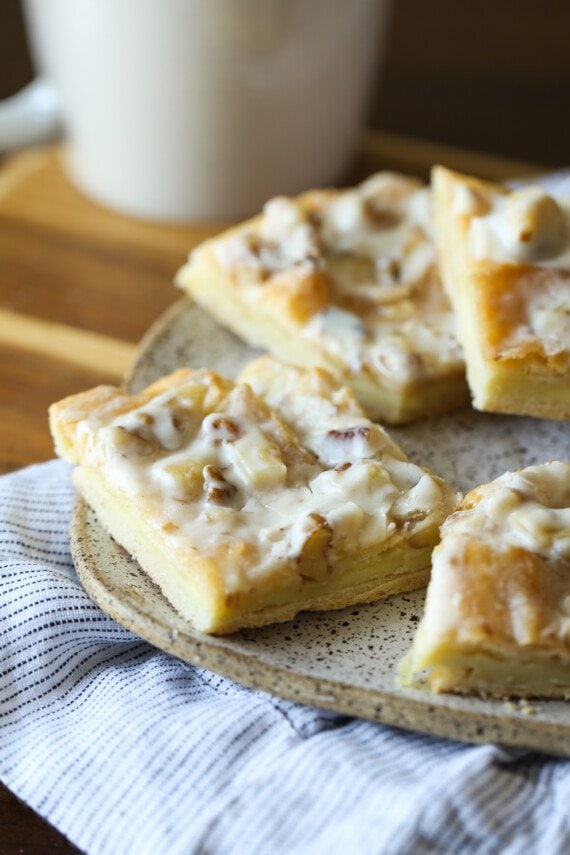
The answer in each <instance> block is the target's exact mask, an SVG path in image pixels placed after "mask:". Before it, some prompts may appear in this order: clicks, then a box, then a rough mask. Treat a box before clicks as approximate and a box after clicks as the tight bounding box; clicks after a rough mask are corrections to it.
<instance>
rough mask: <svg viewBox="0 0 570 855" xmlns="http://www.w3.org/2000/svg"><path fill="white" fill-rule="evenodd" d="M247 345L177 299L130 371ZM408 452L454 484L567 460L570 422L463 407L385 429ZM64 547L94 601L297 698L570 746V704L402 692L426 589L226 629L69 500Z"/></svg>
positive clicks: (438, 726) (565, 750)
mask: <svg viewBox="0 0 570 855" xmlns="http://www.w3.org/2000/svg"><path fill="white" fill-rule="evenodd" d="M254 355H255V352H254V351H253V350H251V349H250V348H248V347H246V346H245V345H244V344H243V343H242V342H241V341H239V340H238V339H237V338H235V337H234V336H233V335H231V334H230V333H228V332H226V331H225V330H223V329H222V328H221V327H219V326H218V325H217V324H216V323H215V322H214V321H213V320H211V319H210V318H209V317H208V316H207V315H205V314H204V313H203V312H201V311H200V310H199V309H197V308H196V307H194V306H192V305H191V304H190V303H189V302H187V301H186V300H182V301H180V302H179V303H177V304H176V305H175V306H174V307H172V308H171V309H170V310H169V311H168V312H167V313H166V314H165V315H164V316H163V317H162V318H161V319H160V320H159V321H158V323H157V324H156V325H155V326H154V327H153V329H152V330H151V331H150V333H149V334H148V335H147V336H146V337H145V339H144V340H143V342H142V344H141V348H140V352H139V356H138V359H137V361H136V364H135V366H134V369H133V371H132V373H131V376H130V377H129V386H130V388H131V390H133V391H134V390H138V389H140V388H142V387H144V386H146V385H147V384H149V383H151V382H152V381H154V380H155V379H156V378H157V377H159V376H161V375H162V374H166V373H168V372H170V371H172V370H174V369H175V368H177V367H179V366H181V365H190V366H196V367H197V366H207V367H209V368H213V369H216V370H218V371H220V373H222V374H226V375H229V376H231V375H234V374H236V373H237V372H238V371H239V369H240V367H241V366H242V365H243V364H244V363H245V362H246V361H247V360H248V359H250V358H251V357H252V356H254ZM392 434H393V435H394V437H395V438H396V439H397V441H398V442H399V443H400V444H401V445H402V447H403V448H404V449H405V451H406V452H407V453H408V454H409V455H410V457H411V458H412V459H414V460H416V461H417V462H419V463H423V464H426V465H428V466H430V467H431V468H432V469H434V470H435V471H436V472H438V473H439V474H440V475H442V476H443V477H444V478H446V479H448V481H449V482H450V483H451V484H453V485H454V486H455V487H456V488H457V489H458V490H463V491H465V490H468V489H470V488H471V487H473V486H475V485H476V484H480V483H482V482H484V481H488V480H490V479H492V478H495V477H497V476H498V475H500V474H502V473H503V472H504V471H505V470H506V469H516V468H519V467H521V466H526V465H529V464H531V463H538V462H542V461H545V460H549V459H552V458H558V459H566V460H568V459H570V429H569V426H568V424H564V423H560V422H547V421H539V420H535V419H523V418H510V417H509V418H507V417H499V416H487V415H483V414H480V413H475V412H473V411H471V410H463V411H461V412H458V413H454V414H452V415H449V416H444V417H440V418H437V419H432V420H429V421H425V422H422V423H420V424H417V425H412V426H409V427H406V428H399V429H397V430H395V429H394V430H392ZM72 549H73V554H74V559H75V563H76V566H77V570H78V572H79V575H80V577H81V580H82V582H83V584H84V586H85V588H86V589H87V591H88V592H89V593H90V595H91V596H92V597H93V599H94V600H95V601H96V602H97V603H98V604H99V605H100V606H101V608H103V609H104V610H105V611H106V612H107V613H108V614H110V615H111V616H112V617H113V618H115V619H116V620H117V621H119V623H121V624H123V625H124V626H126V627H128V628H129V629H131V630H132V631H133V632H135V633H137V635H140V636H142V637H143V638H145V639H147V640H148V641H150V642H151V643H152V644H154V645H156V646H157V647H160V648H163V649H164V650H167V651H169V652H170V653H173V654H174V655H175V656H178V657H180V658H181V659H184V660H185V661H187V662H193V663H196V664H199V665H202V666H204V667H207V668H211V669H212V670H214V671H218V672H219V673H220V674H224V675H226V676H228V677H231V678H233V679H235V680H238V681H239V682H241V683H244V684H246V685H248V686H254V687H256V688H259V689H263V690H265V691H267V692H272V693H273V694H276V695H280V696H282V697H284V698H289V699H292V700H295V701H301V702H303V703H308V704H313V705H315V706H319V707H324V708H327V709H332V710H337V711H339V712H342V713H348V714H350V715H358V716H363V717H365V718H370V719H373V720H375V721H382V722H385V723H388V724H393V725H398V726H400V727H404V728H409V729H414V730H421V731H425V732H428V733H433V734H437V735H439V736H447V737H451V738H454V739H462V740H465V741H470V742H487V741H492V742H502V743H504V744H507V745H518V746H525V747H528V748H537V749H542V750H544V751H549V752H553V753H560V754H566V755H569V756H570V703H565V702H563V701H540V702H533V703H531V704H528V703H505V702H502V701H490V700H479V699H475V698H461V697H453V696H442V695H431V694H429V693H428V692H424V691H419V690H402V689H398V688H397V687H396V686H395V684H394V676H395V669H396V665H397V662H398V661H399V660H400V658H401V657H402V655H403V654H404V653H405V651H406V650H407V649H408V647H409V645H410V642H411V638H412V635H413V632H414V630H415V627H416V625H417V622H418V619H419V617H420V615H421V613H422V609H423V601H424V592H423V591H418V592H415V593H413V594H403V595H400V596H395V597H391V598H390V599H388V600H384V601H382V602H379V603H375V604H374V605H367V606H358V607H355V608H349V609H344V610H342V611H337V612H329V613H319V614H303V615H301V616H300V617H298V618H297V619H296V620H294V621H291V622H289V623H285V624H280V625H277V626H271V627H267V628H264V629H256V630H244V631H242V632H239V633H236V634H234V635H231V636H228V637H225V638H214V637H210V636H206V635H203V634H201V633H198V632H195V631H194V630H193V629H192V627H191V626H190V625H189V624H188V623H187V622H186V621H184V620H183V619H182V618H181V617H180V616H179V615H178V614H177V613H176V611H174V609H173V608H172V607H171V606H170V605H169V603H168V602H167V601H166V600H165V599H164V597H163V596H162V594H161V593H160V591H159V589H158V588H157V587H156V586H155V585H154V584H153V583H152V582H151V581H150V580H149V579H148V577H147V576H146V575H145V574H144V573H143V572H142V571H141V569H140V567H139V566H138V564H137V563H136V562H135V561H133V560H132V559H131V558H130V557H129V556H128V555H127V554H126V553H125V551H124V550H123V549H122V548H121V547H120V546H118V545H117V544H116V543H115V542H114V541H113V540H112V539H111V538H110V537H109V536H108V535H107V534H106V532H105V531H104V530H103V529H102V528H101V526H100V525H99V523H98V522H97V519H96V517H95V515H94V514H93V513H92V512H91V511H90V510H89V509H88V508H87V507H86V506H85V504H84V503H83V502H81V501H79V502H78V504H77V507H76V512H75V518H74V523H73V528H72Z"/></svg>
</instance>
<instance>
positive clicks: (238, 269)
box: [216, 173, 462, 384]
mask: <svg viewBox="0 0 570 855" xmlns="http://www.w3.org/2000/svg"><path fill="white" fill-rule="evenodd" d="M316 198H317V201H316V203H315V209H314V211H313V212H312V214H310V213H308V209H307V208H306V207H305V205H304V202H303V201H302V200H301V201H299V200H297V199H286V198H283V197H279V198H276V199H273V200H271V201H270V202H268V203H267V204H266V205H265V208H264V212H263V215H262V217H261V220H260V222H259V226H258V229H257V230H256V231H248V229H247V228H246V229H245V230H242V231H238V232H237V233H234V235H233V236H232V237H231V238H229V239H228V240H227V241H223V242H221V243H220V244H219V245H218V247H217V250H216V251H217V257H218V260H219V261H220V263H221V264H222V265H223V266H224V267H225V268H226V269H227V270H228V271H229V272H231V273H232V274H233V275H234V276H235V281H236V284H237V285H238V287H240V291H241V293H242V296H243V299H244V300H245V301H247V302H250V303H251V304H252V305H254V304H255V303H256V301H257V300H258V299H259V297H260V289H262V288H263V287H264V283H265V282H266V281H267V279H268V278H269V277H271V276H272V275H274V274H279V273H280V272H282V271H285V270H286V271H287V272H288V273H290V275H292V276H293V275H299V274H301V273H302V272H303V271H307V272H310V271H312V270H315V269H320V270H324V271H325V272H326V273H327V275H328V282H329V288H330V292H329V293H330V301H331V305H330V306H329V307H328V308H327V309H325V310H323V311H321V312H318V313H317V314H315V315H313V316H312V317H311V318H310V319H309V320H308V321H307V322H306V323H305V324H304V326H303V327H302V329H301V330H300V332H301V335H303V336H304V337H306V338H307V339H310V340H313V341H316V342H318V343H319V344H320V345H321V346H322V347H323V348H324V350H326V351H328V353H330V354H331V355H332V356H334V357H335V358H337V359H339V360H340V361H341V363H344V364H346V365H347V369H348V370H347V374H348V375H350V374H351V373H352V374H358V373H360V372H361V371H362V370H363V368H366V370H368V371H370V372H371V373H372V374H374V373H378V374H380V375H381V376H382V377H383V378H384V379H385V380H388V381H389V382H390V381H392V382H394V383H395V384H406V383H411V382H414V381H417V380H419V379H421V378H422V377H424V376H429V375H432V374H437V373H438V372H439V371H441V370H442V368H443V369H447V368H449V367H450V366H459V365H460V364H461V363H462V355H461V350H460V347H459V345H458V343H457V340H456V338H455V322H454V318H453V315H452V313H451V311H450V309H449V307H448V304H447V302H446V300H445V298H444V297H443V294H442V292H441V289H440V285H439V279H438V274H437V268H436V256H435V249H434V244H433V228H432V220H431V196H430V191H429V189H428V188H426V187H424V186H422V185H421V184H420V182H417V181H415V180H414V179H408V178H405V177H403V176H399V175H395V174H392V173H379V174H378V175H374V176H372V177H371V178H369V179H368V180H367V181H365V182H363V183H362V184H361V185H360V186H358V187H356V188H353V189H350V190H345V191H342V192H339V193H335V194H333V195H327V194H322V195H321V196H319V197H316ZM396 329H397V335H396ZM385 339H388V340H387V341H385ZM396 339H397V343H396ZM410 357H411V358H410Z"/></svg>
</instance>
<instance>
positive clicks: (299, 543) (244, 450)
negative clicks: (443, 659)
mask: <svg viewBox="0 0 570 855" xmlns="http://www.w3.org/2000/svg"><path fill="white" fill-rule="evenodd" d="M244 390H245V391H244ZM338 394H341V395H342V393H338ZM248 396H249V397H248ZM302 397H303V396H302V395H297V396H296V398H295V400H296V407H292V408H291V407H290V408H289V410H288V411H287V416H288V420H289V423H290V424H291V423H293V422H294V421H295V412H296V411H297V410H299V411H301V410H303V411H304V412H305V413H310V412H311V410H310V408H309V407H308V406H307V403H310V400H311V398H310V396H308V397H307V398H306V399H305V401H304V402H303V401H302V400H300V399H302ZM317 398H318V395H315V396H313V400H315V399H317ZM189 400H192V396H191V395H190V396H187V397H186V399H184V396H181V397H178V396H177V395H176V394H175V393H173V392H172V390H171V391H169V392H168V393H166V394H163V395H160V396H157V397H156V398H154V399H153V400H151V401H149V402H148V403H146V404H144V405H143V406H141V407H139V408H137V409H133V410H131V411H130V412H128V413H125V414H122V415H119V416H117V417H115V418H113V419H112V420H111V421H110V423H109V424H107V425H106V426H101V425H100V424H99V425H97V427H99V430H100V432H99V441H98V442H94V443H92V444H91V445H90V446H89V447H88V449H87V452H86V460H85V463H86V464H87V465H93V466H97V467H100V468H102V469H103V470H104V471H105V472H106V474H107V477H108V479H109V481H110V482H111V483H113V484H116V485H118V486H119V488H120V489H121V490H123V491H125V492H126V493H127V494H128V495H129V496H130V497H131V498H132V499H133V500H134V501H137V497H140V496H141V495H142V496H146V497H147V498H148V499H149V500H150V501H151V502H152V503H153V504H154V505H155V506H156V507H158V509H159V513H158V522H157V524H158V525H161V526H165V525H166V526H167V527H168V531H169V536H170V537H172V539H173V542H174V543H176V542H179V543H180V544H181V545H182V544H186V545H188V544H190V545H192V544H194V545H195V546H196V547H198V548H199V549H200V551H202V552H205V554H207V555H208V554H210V555H212V556H215V555H216V552H217V550H218V549H219V548H220V544H221V543H224V542H226V543H227V542H230V543H231V542H239V541H245V542H246V543H249V544H252V545H253V547H254V548H255V549H256V550H257V551H258V558H257V559H256V561H255V562H253V563H252V564H251V566H247V567H241V566H240V567H238V566H237V565H236V566H228V568H227V577H226V588H227V591H228V592H229V591H232V590H239V589H240V588H241V587H247V585H248V584H249V583H250V581H251V578H252V576H254V575H255V574H264V573H268V572H272V571H275V570H276V568H279V567H282V566H283V564H284V563H286V564H288V566H290V569H291V572H297V569H298V563H297V559H298V558H299V556H300V555H301V553H302V551H303V547H304V545H305V543H306V542H307V539H308V537H309V535H310V533H311V531H312V530H313V529H314V527H315V522H314V517H312V516H311V515H315V514H316V515H318V518H319V519H320V518H322V519H323V520H324V523H325V524H326V525H327V526H328V527H330V531H331V544H330V554H331V556H334V555H335V554H336V553H337V552H338V550H339V549H340V550H341V551H342V549H343V548H348V547H349V548H350V550H351V551H354V550H356V551H357V550H358V548H366V547H367V546H368V545H370V544H373V543H377V542H385V543H386V544H387V545H388V544H390V543H391V542H392V541H394V543H395V542H397V541H398V539H399V538H400V537H403V536H407V535H408V534H409V535H410V536H411V535H412V534H414V533H416V532H419V531H421V530H422V529H423V528H425V527H427V526H429V525H433V523H434V522H435V523H436V524H437V523H439V522H440V521H441V519H443V517H444V516H445V512H446V510H447V509H448V508H449V504H450V494H449V491H448V490H447V488H445V487H444V486H443V485H442V484H441V482H439V481H437V480H436V479H435V478H434V477H433V476H432V475H431V474H429V473H426V472H424V470H422V469H421V468H420V467H419V466H416V465H415V464H412V463H410V462H408V461H406V460H402V459H399V457H400V456H401V455H400V452H399V450H398V449H397V448H395V447H394V445H393V443H392V442H391V440H390V439H389V438H388V437H387V435H386V434H385V433H384V431H383V430H382V429H381V428H380V427H379V426H377V425H374V424H373V423H371V422H369V421H368V420H367V419H366V418H365V417H364V416H362V415H360V417H359V418H356V419H355V413H354V412H352V413H351V412H347V411H345V412H343V411H342V407H339V406H335V403H334V401H331V400H328V401H327V400H323V399H321V400H322V406H321V407H320V408H317V410H318V413H317V414H316V416H315V418H314V420H313V424H312V425H311V424H310V420H306V421H305V422H304V423H303V420H302V419H301V424H300V425H299V429H298V432H297V440H295V439H293V438H292V437H289V439H287V438H286V439H285V440H284V439H283V436H284V434H283V428H282V427H280V426H279V423H277V422H275V417H274V416H267V417H261V416H260V414H259V411H256V410H255V407H253V405H250V404H248V401H249V402H251V401H252V393H251V392H250V391H249V390H248V389H247V387H243V386H239V385H238V386H236V387H234V389H233V391H231V392H230V393H229V394H228V395H227V397H226V398H225V403H224V406H223V409H222V410H220V411H216V412H211V413H206V414H204V413H203V411H202V410H201V406H200V405H199V404H194V405H193V406H190V407H189V404H188V401H189ZM194 400H196V398H195V397H194ZM254 400H255V399H254ZM184 416H186V418H184ZM96 421H97V417H96V416H95V417H93V422H92V424H91V425H90V423H89V421H87V422H86V424H85V426H84V428H83V430H84V431H87V432H89V430H90V429H92V427H93V426H95V422H96ZM347 422H351V423H352V427H351V428H350V429H347ZM355 422H357V424H356V425H355ZM180 425H183V426H184V427H183V429H182V430H181V428H180ZM298 442H301V444H299V445H298V444H297V443H298ZM293 446H294V447H293ZM392 450H395V454H396V456H394V455H393V454H392V453H391V452H392ZM339 464H340V465H339ZM414 513H415V514H416V517H417V519H416V518H414V521H413V525H412V528H411V529H410V530H409V531H408V529H406V535H404V534H403V533H402V529H401V527H400V529H399V528H398V523H399V521H401V519H402V515H404V516H405V517H406V519H407V518H408V517H410V514H411V515H412V516H413V515H414Z"/></svg>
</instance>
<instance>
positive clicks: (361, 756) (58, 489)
mask: <svg viewBox="0 0 570 855" xmlns="http://www.w3.org/2000/svg"><path fill="white" fill-rule="evenodd" d="M71 502H72V489H71V486H70V481H69V468H68V467H67V465H66V464H64V463H60V462H52V463H48V464H43V465H41V466H36V467H31V468H30V469H27V470H24V471H21V472H17V473H15V474H13V475H9V476H5V477H4V478H2V479H0V550H1V552H0V777H1V779H2V781H3V782H4V783H5V784H6V785H7V786H8V787H10V788H11V789H12V790H13V791H14V792H15V793H16V794H17V795H18V796H19V797H20V798H22V799H23V800H24V801H26V802H27V803H28V804H30V805H31V806H32V807H33V808H34V809H35V810H36V811H38V812H39V813H41V814H42V815H43V816H45V817H47V818H48V819H49V820H50V822H52V823H53V824H54V825H56V826H57V827H58V828H59V829H60V830H61V831H62V832H63V833H64V834H66V835H67V836H68V837H69V838H70V839H71V840H72V841H73V842H74V843H75V844H76V845H77V846H79V847H80V848H81V849H83V850H84V851H86V852H88V853H93V855H99V853H106V854H107V853H108V855H116V853H117V852H120V853H121V855H130V853H133V855H135V853H136V855H145V853H149V855H150V853H153V855H155V853H158V852H168V853H169V855H177V853H185V855H186V853H194V852H195V853H209V855H210V853H224V855H233V853H235V855H248V853H256V855H258V853H271V855H275V853H299V855H301V853H311V855H315V853H316V855H319V853H327V855H330V853H346V852H351V853H367V855H368V853H390V855H391V853H410V852H413V853H414V855H424V853H426V855H427V853H439V852H462V853H469V852H477V853H489V855H490V853H497V852H501V853H507V855H515V853H517V855H518V853H523V852H524V853H527V852H533V853H545V855H546V853H548V855H557V853H563V852H568V851H569V850H570V821H569V806H570V762H568V761H565V760H556V759H552V758H547V757H545V756H541V755H539V754H532V753H528V752H521V751H507V750H505V749H503V748H500V747H497V746H490V745H489V746H477V747H476V746H472V747H469V746H464V745H459V744H454V743H451V742H446V741H443V740H438V739H432V738H429V737H426V736H421V735H418V734H410V733H403V732H401V731H398V730H396V729H394V728H389V727H382V726H380V725H375V724H371V723H370V722H365V721H360V720H357V719H348V718H346V717H343V716H335V715H332V714H330V713H322V712H319V711H318V710H313V709H310V708H308V707H302V706H298V705H294V704H290V703H287V702H285V701H282V700H279V699H276V698H272V697H270V696H269V695H264V694H262V693H260V692H254V691H252V690H249V689H244V688H242V687H240V686H237V685H235V684H233V683H231V682H230V681H228V680H226V679H224V678H223V677H219V676H217V675H215V674H211V673H210V672H207V671H204V670H202V669H200V668H194V667H190V666H187V665H185V664H183V663H181V662H179V661H177V660H176V659H173V658H171V657H169V656H168V655H166V654H165V653H162V652H160V651H158V650H154V649H153V648H152V647H150V646H149V645H147V644H146V643H145V642H142V641H140V640H138V639H137V638H135V637H134V636H133V635H131V634H130V633H129V632H127V631H126V630H124V629H122V628H121V627H120V626H118V625H117V624H116V623H114V622H113V621H112V620H110V619H109V618H107V617H106V616H105V615H104V614H103V613H102V612H101V611H100V610H99V609H98V608H97V607H96V606H94V605H93V604H92V603H91V602H90V600H89V599H88V597H87V596H86V595H85V594H84V592H83V590H82V588H81V586H80V584H79V582H78V580H77V578H76V576H75V573H74V570H73V567H72V564H71V559H70V557H69V553H68V549H67V526H68V523H69V516H70V510H71Z"/></svg>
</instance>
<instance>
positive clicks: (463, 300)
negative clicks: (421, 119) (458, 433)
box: [433, 167, 570, 419]
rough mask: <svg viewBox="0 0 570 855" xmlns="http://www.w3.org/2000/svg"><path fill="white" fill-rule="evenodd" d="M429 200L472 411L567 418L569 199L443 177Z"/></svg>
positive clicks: (436, 178)
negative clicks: (465, 372)
mask: <svg viewBox="0 0 570 855" xmlns="http://www.w3.org/2000/svg"><path fill="white" fill-rule="evenodd" d="M433 194H434V207H435V224H436V241H437V245H438V249H439V258H440V263H441V268H442V276H443V282H444V286H445V288H446V290H447V292H448V294H449V296H450V299H451V302H452V305H453V307H454V310H455V312H456V315H457V322H458V334H459V338H460V340H461V343H462V345H463V348H464V352H465V359H466V363H467V379H468V381H469V385H470V387H471V392H472V395H473V403H474V406H475V407H477V408H478V409H480V410H489V411H491V412H496V413H517V414H522V415H532V416H541V417H543V418H557V419H567V418H570V199H554V198H553V197H551V196H549V195H548V194H547V193H545V191H544V190H541V189H540V188H539V187H525V188H523V189H520V190H516V191H509V190H507V189H505V188H503V187H500V186H498V185H494V184H488V183H485V182H483V181H478V180H477V179H474V178H467V177H465V176H463V175H458V174H457V173H453V172H450V171H449V170H447V169H444V168H443V167H436V169H435V170H434V174H433Z"/></svg>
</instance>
